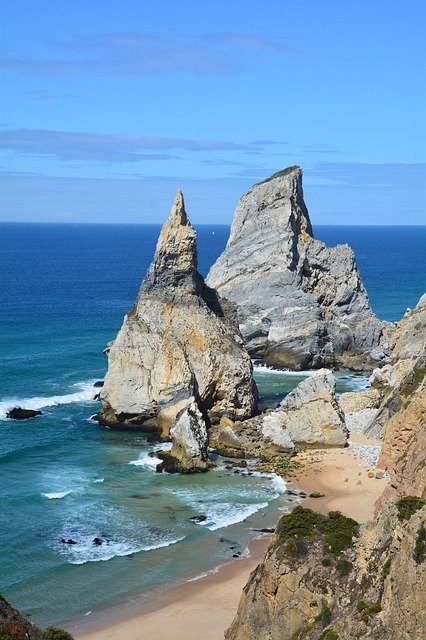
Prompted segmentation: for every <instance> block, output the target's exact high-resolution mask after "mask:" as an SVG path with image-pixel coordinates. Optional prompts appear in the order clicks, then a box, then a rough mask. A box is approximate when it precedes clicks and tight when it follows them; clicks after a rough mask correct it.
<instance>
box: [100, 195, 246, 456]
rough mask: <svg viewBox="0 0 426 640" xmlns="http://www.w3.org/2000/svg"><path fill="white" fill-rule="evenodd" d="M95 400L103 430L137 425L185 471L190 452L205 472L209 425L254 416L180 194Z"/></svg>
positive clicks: (232, 318) (224, 313)
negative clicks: (165, 444)
mask: <svg viewBox="0 0 426 640" xmlns="http://www.w3.org/2000/svg"><path fill="white" fill-rule="evenodd" d="M100 399H101V403H102V410H101V413H100V422H101V424H107V425H110V426H125V427H129V426H134V425H136V426H138V427H139V428H142V429H144V430H154V431H156V432H157V433H158V434H159V436H160V438H161V439H167V438H169V437H172V439H173V438H174V439H175V441H176V444H174V448H173V449H172V453H171V454H170V455H172V457H173V458H174V459H179V460H180V463H181V464H180V466H181V467H182V468H183V467H184V466H185V464H186V463H184V461H183V455H184V454H183V452H184V451H186V454H185V455H187V460H188V463H189V460H191V461H192V462H191V465H194V464H195V463H194V461H195V458H194V457H193V455H192V452H193V450H194V447H195V448H197V447H198V454H197V455H198V461H199V464H200V465H201V466H203V465H205V462H206V461H205V459H204V457H205V451H206V446H207V441H206V424H210V423H215V422H218V421H219V420H220V418H221V417H222V416H228V417H229V418H231V419H233V420H235V419H238V420H243V419H245V418H249V417H250V416H252V415H253V413H254V411H255V409H256V401H257V391H256V386H255V384H254V381H253V377H252V365H251V361H250V357H249V355H248V353H247V351H246V349H245V347H244V345H243V341H242V338H241V335H240V333H239V330H238V324H237V321H236V315H235V310H234V308H233V306H232V305H231V304H230V303H229V302H227V301H225V300H223V299H221V298H220V297H219V296H218V295H217V293H216V292H215V291H214V290H213V289H211V288H209V287H208V286H207V285H206V284H205V283H204V280H203V278H202V276H201V275H200V274H199V273H198V271H197V253H196V233H195V230H194V229H193V228H192V226H191V224H190V222H189V220H188V217H187V214H186V211H185V207H184V201H183V196H182V193H181V192H180V191H179V192H178V193H177V196H176V200H175V202H174V204H173V207H172V210H171V212H170V216H169V218H168V220H167V221H166V222H165V224H164V225H163V227H162V229H161V233H160V237H159V240H158V243H157V248H156V252H155V256H154V260H153V262H152V264H151V266H150V268H149V269H148V272H147V274H146V277H145V279H144V280H143V282H142V285H141V288H140V292H139V296H138V299H137V302H136V304H135V306H134V307H133V309H131V310H130V311H129V312H128V314H127V315H126V316H125V319H124V322H123V325H122V327H121V329H120V331H119V333H118V335H117V338H116V339H115V341H114V342H113V343H111V344H110V345H109V346H108V372H107V375H106V377H105V383H104V386H103V388H102V389H101V392H100ZM195 414H196V415H197V419H194V415H195ZM184 423H185V425H184ZM202 423H203V424H204V427H202V426H201V425H202ZM173 429H174V431H173ZM191 429H192V430H193V431H192V435H191V438H192V440H191V441H190V439H189V434H190V431H191ZM185 433H186V436H187V437H188V440H187V442H186V443H185V442H184V434H185ZM200 438H204V442H203V443H202V444H201V443H200V442H199V440H200ZM195 441H197V444H195ZM166 458H167V460H170V458H169V457H167V456H166Z"/></svg>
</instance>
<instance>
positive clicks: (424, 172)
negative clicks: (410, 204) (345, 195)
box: [306, 162, 426, 189]
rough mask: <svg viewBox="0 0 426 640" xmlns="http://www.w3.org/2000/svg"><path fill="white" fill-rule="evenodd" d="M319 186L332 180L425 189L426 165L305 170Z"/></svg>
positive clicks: (325, 165)
mask: <svg viewBox="0 0 426 640" xmlns="http://www.w3.org/2000/svg"><path fill="white" fill-rule="evenodd" d="M306 176H307V177H308V178H309V179H310V178H313V179H315V181H316V183H317V184H319V183H320V182H318V181H321V180H325V181H326V182H325V183H324V184H330V181H334V183H335V184H338V185H347V186H351V187H352V186H362V187H399V188H401V189H405V188H425V186H426V164H425V163H401V162H394V163H381V164H380V163H378V164H373V163H362V162H359V163H358V162H319V163H318V164H316V165H315V166H314V167H313V168H312V169H309V170H307V171H306Z"/></svg>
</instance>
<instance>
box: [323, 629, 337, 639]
mask: <svg viewBox="0 0 426 640" xmlns="http://www.w3.org/2000/svg"><path fill="white" fill-rule="evenodd" d="M318 640H339V636H338V635H337V633H336V632H335V631H333V629H331V628H330V629H326V630H325V631H323V632H322V634H321V635H320V636H318Z"/></svg>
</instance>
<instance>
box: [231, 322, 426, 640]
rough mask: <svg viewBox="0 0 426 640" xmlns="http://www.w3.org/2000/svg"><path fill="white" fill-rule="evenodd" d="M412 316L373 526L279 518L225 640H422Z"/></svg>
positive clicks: (422, 552)
mask: <svg viewBox="0 0 426 640" xmlns="http://www.w3.org/2000/svg"><path fill="white" fill-rule="evenodd" d="M416 313H417V312H416ZM411 317H412V316H411ZM418 319H419V317H418V316H417V320H416V321H414V322H412V323H411V329H410V327H408V328H407V323H406V324H405V325H404V326H405V333H404V340H403V342H404V353H405V354H407V353H410V354H411V355H412V357H413V360H411V373H409V374H408V379H407V378H406V377H405V378H404V379H405V383H404V385H403V386H402V387H401V384H400V383H399V382H397V383H396V385H395V386H394V387H392V388H390V389H388V394H389V395H388V399H389V401H392V398H393V405H392V406H394V411H393V414H392V416H391V418H390V419H389V420H388V421H387V422H386V423H385V425H384V427H385V428H384V442H383V448H382V454H381V459H380V462H379V465H380V466H382V467H383V468H386V469H387V470H388V472H389V474H390V481H389V484H388V486H387V488H386V489H385V492H384V494H383V495H382V497H381V499H380V500H379V503H378V505H377V515H376V518H375V520H374V521H372V522H370V523H367V524H366V525H364V526H363V527H362V528H360V529H358V527H356V525H355V523H354V522H353V521H348V519H346V518H344V517H343V516H341V515H339V514H338V513H337V512H334V513H330V514H329V516H328V517H324V516H321V515H319V514H316V513H314V512H313V511H310V510H309V509H303V508H302V507H298V508H297V510H294V511H293V512H292V513H291V514H289V515H287V516H283V518H282V519H281V520H280V522H279V524H278V526H277V529H276V533H275V536H274V537H273V539H272V541H271V543H270V545H269V547H268V550H267V552H266V555H265V558H264V560H263V562H262V563H261V564H260V565H259V566H258V567H257V569H256V570H255V571H254V572H253V574H252V575H251V576H250V578H249V581H248V583H247V585H246V586H245V588H244V592H243V595H242V597H241V600H240V605H239V608H238V612H237V616H236V618H235V619H234V621H233V623H232V625H231V627H230V628H229V630H228V632H227V634H226V639H227V640H278V639H279V640H302V639H305V640H338V639H339V638H340V639H341V640H355V639H356V638H361V637H365V638H371V639H374V640H382V638H392V639H394V640H423V638H424V637H426V611H425V607H424V603H425V602H426V524H425V520H426V506H425V498H426V466H425V451H426V424H425V409H426V382H425V369H424V368H421V367H419V354H418V351H417V349H418V343H417V337H418V333H419V331H418V330H419V325H418ZM394 338H395V344H396V343H397V342H398V340H399V339H400V336H399V337H398V335H396V336H394ZM416 345H417V346H416ZM395 353H396V351H395ZM400 353H401V351H400ZM416 355H417V357H416ZM394 364H395V365H396V364H397V363H396V362H395V363H394ZM401 389H402V391H403V396H402V397H401ZM347 400H348V401H350V403H349V406H348V408H350V409H352V408H353V399H352V398H348V399H347ZM364 400H365V398H363V401H364Z"/></svg>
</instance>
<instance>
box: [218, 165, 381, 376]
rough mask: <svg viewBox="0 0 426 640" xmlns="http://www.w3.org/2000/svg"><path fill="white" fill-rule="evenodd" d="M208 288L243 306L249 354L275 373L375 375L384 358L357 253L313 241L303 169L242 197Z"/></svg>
mask: <svg viewBox="0 0 426 640" xmlns="http://www.w3.org/2000/svg"><path fill="white" fill-rule="evenodd" d="M207 283H208V284H209V286H212V287H215V289H216V290H217V291H218V292H219V293H220V295H222V296H225V297H226V298H229V299H230V300H232V301H233V302H234V303H235V304H236V305H237V309H238V320H239V324H240V329H241V333H242V335H243V338H244V341H245V343H246V345H247V348H248V350H249V352H250V354H251V355H252V356H255V357H258V358H261V359H262V360H264V361H265V362H267V363H268V364H270V365H272V366H276V367H278V368H287V367H288V368H290V369H296V370H300V369H305V368H308V367H320V366H325V365H333V366H334V365H339V366H343V367H346V368H350V369H371V368H372V362H373V361H374V359H375V361H376V362H377V361H382V360H383V359H384V358H385V355H386V354H385V352H384V351H383V349H384V348H385V347H386V345H381V344H380V338H381V335H382V328H383V325H382V323H381V322H380V321H379V320H378V318H377V317H376V316H375V315H374V313H373V312H372V310H371V308H370V304H369V302H368V297H367V293H366V291H365V289H364V286H363V284H362V281H361V277H360V274H359V271H358V269H357V266H356V263H355V256H354V253H353V251H352V249H351V248H350V247H349V246H348V245H338V246H336V247H327V246H326V245H325V244H324V243H323V242H320V241H319V240H316V239H314V237H313V233H312V226H311V222H310V219H309V214H308V211H307V209H306V205H305V203H304V200H303V191H302V171H301V169H300V167H289V168H288V169H285V170H283V171H280V172H278V173H276V174H274V175H273V176H271V177H270V178H268V179H267V180H264V181H263V182H260V183H259V184H256V185H254V187H252V189H250V191H248V192H247V193H246V194H245V195H244V196H242V198H241V199H240V201H239V203H238V204H237V208H236V210H235V214H234V219H233V223H232V227H231V234H230V237H229V240H228V243H227V245H226V248H225V250H224V252H223V253H222V255H221V256H220V257H219V258H218V260H217V261H216V263H215V264H214V265H213V267H212V268H211V270H210V273H209V275H208V278H207Z"/></svg>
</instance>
